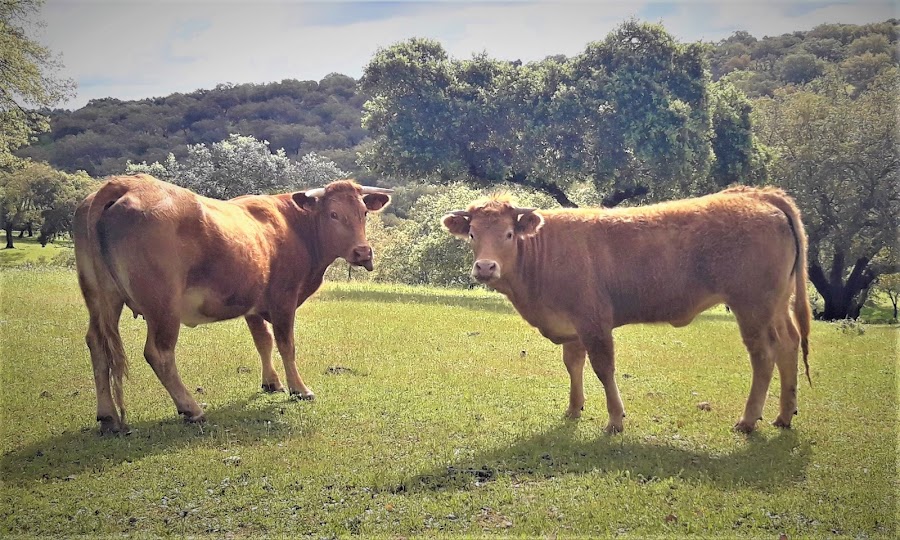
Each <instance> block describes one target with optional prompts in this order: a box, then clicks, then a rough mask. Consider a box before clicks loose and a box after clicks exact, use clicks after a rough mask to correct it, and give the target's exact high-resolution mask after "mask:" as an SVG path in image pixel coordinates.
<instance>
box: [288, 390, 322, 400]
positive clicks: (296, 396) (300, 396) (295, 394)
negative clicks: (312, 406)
mask: <svg viewBox="0 0 900 540" xmlns="http://www.w3.org/2000/svg"><path fill="white" fill-rule="evenodd" d="M291 399H293V400H296V401H315V399H316V395H315V394H314V393H312V392H310V391H309V390H307V392H306V393H305V394H304V393H303V392H300V391H297V390H291Z"/></svg>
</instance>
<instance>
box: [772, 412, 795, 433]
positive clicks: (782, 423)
mask: <svg viewBox="0 0 900 540" xmlns="http://www.w3.org/2000/svg"><path fill="white" fill-rule="evenodd" d="M795 414H796V413H795ZM772 425H773V426H775V427H777V428H781V429H791V421H790V419H788V420H782V419H781V417H780V416H779V417H778V418H776V419H775V421H774V422H772Z"/></svg>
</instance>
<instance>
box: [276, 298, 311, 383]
mask: <svg viewBox="0 0 900 540" xmlns="http://www.w3.org/2000/svg"><path fill="white" fill-rule="evenodd" d="M272 329H273V330H274V331H275V344H276V345H277V346H278V353H279V354H280V355H281V361H282V363H283V364H284V375H285V377H287V382H288V390H289V391H290V393H291V395H292V396H296V397H298V398H300V399H310V400H311V399H315V397H316V395H315V394H314V393H313V391H312V390H310V389H309V388H307V387H306V385H305V384H303V379H301V378H300V373H298V372H297V363H296V350H295V348H294V313H293V311H291V312H290V313H283V314H281V316H276V315H275V314H274V313H273V314H272Z"/></svg>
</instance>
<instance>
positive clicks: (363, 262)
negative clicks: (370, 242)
mask: <svg viewBox="0 0 900 540" xmlns="http://www.w3.org/2000/svg"><path fill="white" fill-rule="evenodd" d="M372 255H373V254H372V248H371V247H369V246H366V245H362V246H356V247H355V248H353V251H352V252H351V253H350V259H349V261H348V262H349V263H350V264H352V265H354V266H362V267H363V268H365V269H366V270H367V271H369V272H371V271H372V269H373V268H374V267H373V266H372Z"/></svg>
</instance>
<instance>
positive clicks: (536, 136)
mask: <svg viewBox="0 0 900 540" xmlns="http://www.w3.org/2000/svg"><path fill="white" fill-rule="evenodd" d="M361 85H362V89H363V91H364V92H365V93H367V94H369V95H370V96H371V99H370V100H369V101H368V102H366V104H365V113H364V116H363V123H364V125H365V127H366V128H368V129H369V131H370V133H371V134H372V135H373V137H374V142H373V144H372V145H370V146H369V147H368V148H367V150H366V152H365V153H364V154H362V157H361V159H362V162H363V164H365V165H366V166H367V167H368V168H369V169H370V170H372V171H373V172H378V173H382V174H388V175H396V176H401V177H420V178H421V177H426V178H429V179H433V180H437V181H441V182H452V181H455V180H460V179H464V180H466V181H468V182H469V183H470V184H472V185H473V186H475V187H485V186H488V185H493V184H496V183H499V182H504V181H507V182H511V183H514V184H518V185H521V186H524V187H527V188H532V189H537V190H540V191H543V192H544V193H547V194H548V195H550V196H552V197H553V198H554V199H555V200H556V201H557V202H558V203H559V204H561V205H563V206H575V204H574V202H573V201H572V200H571V197H570V196H569V194H568V190H569V189H571V186H573V185H574V184H576V183H577V182H580V181H583V180H590V181H591V182H592V183H593V184H594V185H595V187H596V189H597V190H598V191H599V192H600V193H602V194H604V195H605V197H604V203H605V204H607V205H608V206H614V205H616V204H618V203H620V202H622V201H624V200H627V199H629V198H633V197H640V196H646V197H668V196H671V195H673V194H682V193H688V192H694V191H702V190H704V189H706V188H707V186H708V183H709V177H708V173H709V169H710V164H711V162H712V150H711V137H712V131H711V117H710V114H711V111H710V101H709V80H708V76H707V74H706V72H705V69H704V62H703V48H702V47H701V46H700V45H699V44H679V43H677V42H676V41H675V40H674V39H673V38H672V37H671V36H670V35H669V34H668V33H666V32H665V30H663V29H662V28H661V27H660V26H656V25H649V24H641V23H637V22H634V21H630V22H627V23H625V24H623V25H622V26H621V27H620V28H618V29H617V30H616V31H614V32H612V33H610V34H609V36H608V37H607V38H606V39H605V40H604V41H602V42H596V43H591V44H589V45H588V46H587V47H586V49H585V51H584V52H583V53H582V54H580V55H577V56H575V57H572V58H562V59H560V58H556V57H551V58H547V59H545V60H543V61H540V62H533V63H526V64H522V63H521V62H505V61H500V60H494V59H491V58H489V57H487V56H486V55H484V54H481V55H476V56H474V57H473V58H472V59H470V60H453V59H450V58H449V57H448V55H447V53H446V52H445V51H444V49H443V48H442V47H441V45H440V44H438V43H437V42H435V41H432V40H427V39H412V40H409V41H406V42H402V43H399V44H396V45H394V46H391V47H388V48H386V49H382V50H380V51H378V53H376V55H375V56H374V58H373V59H372V61H371V62H370V63H369V64H368V65H367V66H366V68H365V70H364V75H363V78H362V80H361ZM749 140H750V138H749V137H747V138H746V141H749ZM750 154H751V152H750V151H747V152H746V155H750ZM733 155H735V156H737V155H740V153H738V152H735V153H733ZM722 159H723V160H724V159H727V158H726V157H724V156H723V158H722Z"/></svg>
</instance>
